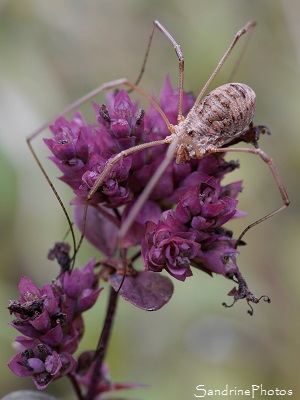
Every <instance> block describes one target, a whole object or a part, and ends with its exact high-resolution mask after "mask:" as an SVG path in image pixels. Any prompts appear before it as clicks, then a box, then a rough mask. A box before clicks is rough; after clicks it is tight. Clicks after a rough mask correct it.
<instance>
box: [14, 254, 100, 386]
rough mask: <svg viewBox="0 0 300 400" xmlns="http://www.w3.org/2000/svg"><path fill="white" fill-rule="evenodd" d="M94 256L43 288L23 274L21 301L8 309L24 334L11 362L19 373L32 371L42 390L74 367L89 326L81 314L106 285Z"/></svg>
mask: <svg viewBox="0 0 300 400" xmlns="http://www.w3.org/2000/svg"><path fill="white" fill-rule="evenodd" d="M94 263H95V262H94V260H91V261H90V262H89V263H88V264H87V265H86V266H85V267H84V268H82V269H81V270H77V269H74V270H73V271H72V272H71V273H69V272H67V271H66V272H63V273H62V274H61V275H60V277H59V278H58V279H57V280H54V281H53V282H52V283H51V284H46V285H44V286H43V287H42V288H41V289H40V288H39V287H38V286H36V285H35V284H34V283H33V282H32V281H31V280H30V279H29V278H27V277H25V276H23V277H22V279H21V281H20V284H19V292H20V300H13V301H10V303H9V306H8V309H9V311H10V313H11V314H14V315H15V317H16V319H15V320H14V321H12V322H11V323H10V325H11V326H13V327H14V328H15V329H17V330H18V331H19V332H20V333H21V334H22V335H24V336H18V337H17V338H16V342H17V344H18V346H17V347H18V349H20V350H21V352H20V353H19V354H17V355H16V356H14V357H13V358H12V359H11V360H10V362H9V363H8V366H9V367H10V369H11V370H12V371H13V372H14V373H15V374H16V375H19V376H32V378H33V380H34V382H35V384H36V386H37V387H38V388H39V389H41V388H44V387H46V386H47V385H48V384H49V383H50V382H51V381H53V380H54V379H57V378H59V377H61V376H63V375H64V374H66V373H68V372H70V371H71V370H72V369H74V367H75V365H76V362H75V359H74V358H73V356H72V354H73V353H74V352H75V351H76V350H77V348H78V344H79V340H80V338H81V336H82V333H83V329H84V325H83V319H82V313H83V312H84V311H86V310H88V309H90V308H91V307H92V306H93V305H94V304H95V302H96V300H97V298H98V295H99V293H100V291H101V289H99V288H98V279H97V277H96V275H95V274H94Z"/></svg>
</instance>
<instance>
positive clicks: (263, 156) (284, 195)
mask: <svg viewBox="0 0 300 400" xmlns="http://www.w3.org/2000/svg"><path fill="white" fill-rule="evenodd" d="M229 151H230V152H236V153H250V154H255V155H258V156H259V157H260V158H261V159H262V160H263V161H264V162H265V163H266V164H267V165H268V167H269V169H270V171H271V173H272V175H273V178H274V180H275V182H276V184H277V187H278V189H279V192H280V195H281V198H282V201H283V206H281V207H279V208H277V209H276V210H274V211H272V212H270V213H269V214H267V215H265V216H264V217H262V218H260V219H258V220H257V221H255V222H253V223H252V224H250V225H248V226H247V227H246V228H245V229H244V230H243V232H242V233H241V235H240V236H239V238H238V241H240V240H241V239H242V237H243V236H244V235H245V233H246V232H247V231H248V230H249V229H251V228H252V227H254V226H255V225H258V224H260V223H261V222H263V221H265V220H267V219H269V218H271V217H273V216H274V215H276V214H278V213H279V212H281V211H282V210H284V209H285V208H286V207H288V205H289V204H290V200H289V198H288V194H287V192H286V190H285V187H284V185H283V182H282V180H281V177H280V175H279V172H278V171H277V169H276V167H275V165H274V163H273V161H272V159H271V158H270V157H269V156H268V155H267V154H266V153H265V152H263V151H262V150H261V149H260V148H259V147H258V148H254V149H253V148H247V147H233V148H232V147H228V148H221V149H214V150H212V153H222V152H229Z"/></svg>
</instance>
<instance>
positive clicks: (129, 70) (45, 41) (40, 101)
mask: <svg viewBox="0 0 300 400" xmlns="http://www.w3.org/2000/svg"><path fill="white" fill-rule="evenodd" d="M154 19H158V20H160V22H162V23H163V24H164V26H165V27H166V28H167V29H168V30H169V31H170V32H171V33H172V34H173V36H174V37H175V38H176V40H177V41H178V42H179V43H180V45H181V48H182V51H183V53H184V56H185V67H186V74H185V89H186V90H187V91H190V90H192V91H194V92H195V93H197V92H199V91H200V89H201V87H202V86H203V84H204V83H205V81H206V80H207V78H208V77H209V75H210V74H211V72H212V70H213V69H214V67H215V66H216V64H217V62H218V61H219V59H220V57H221V56H222V55H223V53H224V51H225V49H226V48H227V46H228V44H229V42H230V41H231V40H232V38H233V35H234V34H235V32H236V31H237V30H238V29H239V28H240V27H241V26H243V25H244V24H245V23H246V22H247V21H248V20H250V19H255V20H256V21H257V22H258V26H257V28H256V29H255V31H254V32H253V35H252V37H251V41H250V43H249V46H248V47H247V51H246V53H245V56H244V58H243V60H242V64H241V65H240V67H239V69H238V71H237V73H236V75H235V77H234V80H236V81H240V82H244V83H247V84H248V85H250V86H251V87H252V88H253V89H254V90H255V92H256V94H257V98H258V103H257V112H256V117H255V121H254V122H255V123H258V124H265V125H267V126H268V127H269V128H270V129H271V131H272V135H271V136H270V137H263V138H262V139H261V142H260V144H261V146H262V148H263V149H264V150H265V151H266V152H267V153H268V154H270V155H271V156H272V158H273V159H274V161H275V163H276V166H277V167H278V169H279V171H280V173H281V175H282V179H283V181H284V182H285V185H286V188H287V191H288V193H289V195H290V199H291V206H290V208H289V209H287V210H285V211H284V212H283V213H281V214H280V215H277V216H275V217H274V218H272V219H271V220H269V221H267V222H266V223H264V224H261V225H259V226H257V227H256V228H254V229H252V230H251V231H250V232H249V233H248V234H247V236H246V238H245V239H246V241H247V244H248V246H246V247H245V248H242V249H241V252H242V254H241V255H240V256H239V259H238V263H239V266H240V269H241V271H242V273H243V275H244V276H245V278H246V279H247V282H248V284H249V286H250V288H251V290H252V291H253V292H254V293H255V294H257V295H261V294H266V295H268V296H270V297H271V299H272V303H271V304H270V305H267V304H265V303H262V304H260V305H257V306H255V309H254V316H253V317H250V316H249V315H247V314H246V310H247V305H246V303H245V302H240V303H241V304H238V305H236V307H234V308H232V309H229V310H226V309H224V308H223V307H222V306H221V303H222V302H223V301H228V302H231V298H229V297H227V293H228V291H229V290H230V289H231V288H232V287H233V285H232V283H231V282H230V281H226V280H225V279H224V278H222V277H220V276H217V277H214V278H213V279H212V278H210V277H208V276H206V275H205V274H203V273H197V272H196V273H195V274H194V277H193V278H190V279H188V280H187V282H185V283H184V284H182V283H176V287H175V293H174V296H173V298H172V300H171V301H170V303H169V304H168V305H167V306H165V307H164V308H163V309H162V310H160V311H158V312H155V313H147V312H143V311H141V310H138V309H135V308H134V307H133V306H131V305H130V304H126V303H125V302H124V301H120V304H119V313H118V314H117V320H116V324H115V329H114V333H113V337H112V341H111V346H110V348H109V354H108V362H109V365H110V370H111V374H112V377H113V379H114V380H115V381H119V382H120V381H135V382H141V383H146V384H149V387H147V388H145V389H141V390H136V391H132V392H128V393H125V392H124V397H125V396H127V397H128V398H132V399H143V400H150V399H165V398H172V399H174V400H180V399H192V398H194V393H195V387H196V386H197V385H200V384H203V385H205V386H206V388H211V389H223V388H224V387H225V385H226V384H228V385H229V386H230V388H235V387H237V388H239V389H249V388H251V385H252V384H253V385H263V388H264V389H276V388H280V389H292V390H293V391H294V393H295V395H294V396H293V397H292V398H293V399H299V398H300V395H299V392H300V384H299V367H300V365H299V353H300V351H299V349H300V335H299V327H300V322H299V306H300V299H299V278H300V272H299V271H300V268H299V258H300V257H299V256H300V254H299V249H300V246H299V239H300V235H299V220H300V218H299V197H300V191H299V188H298V184H299V171H300V157H299V153H300V135H299V129H298V125H299V123H298V120H299V108H300V97H299V92H300V91H299V87H300V85H299V82H300V79H299V78H300V75H299V62H300V28H299V26H300V25H299V20H300V3H299V1H298V0H288V1H284V0H282V1H280V0H264V1H262V0H212V1H210V2H208V1H202V0H185V1H184V2H182V1H179V0H174V1H171V0H164V1H155V0H153V1H141V0H140V1H138V0H123V1H116V0H106V1H105V0H99V1H97V0H81V1H79V0H73V1H71V0H59V1H58V0H51V1H49V0H48V1H46V0H45V1H43V0H22V1H20V0H6V1H5V0H2V1H0V49H1V52H0V101H1V106H0V116H1V124H0V187H1V197H0V202H1V203H0V234H1V237H0V251H1V261H0V263H1V272H0V273H1V280H0V285H1V286H0V296H1V297H0V299H1V309H0V313H1V329H0V335H1V336H0V337H1V340H0V346H1V347H0V348H1V363H0V381H1V385H0V395H1V396H2V395H4V394H5V393H8V392H9V391H11V390H16V389H21V388H33V383H32V382H31V380H30V379H21V378H17V377H16V376H14V375H13V374H12V373H11V372H10V371H9V370H8V368H7V366H6V363H7V361H8V360H9V359H10V358H11V357H12V356H13V355H14V350H13V348H12V345H11V343H12V341H13V338H14V336H15V335H16V332H15V331H14V330H13V329H12V328H10V327H9V326H8V325H7V322H8V321H9V320H10V319H11V317H10V316H9V315H8V312H7V310H6V307H7V303H8V300H9V299H13V298H16V297H18V292H17V284H18V281H19V279H20V276H21V275H22V274H25V275H27V276H29V277H30V278H31V279H33V280H34V281H35V282H37V283H38V284H39V285H42V284H44V283H46V282H47V281H49V280H50V279H51V278H53V277H54V276H56V274H57V267H56V266H55V264H54V263H51V262H49V261H47V260H46V254H47V251H48V249H49V248H50V247H51V246H52V245H53V243H54V241H56V240H62V239H63V237H64V235H65V233H66V231H67V223H66V221H65V219H64V217H63V214H62V212H61V210H60V207H59V205H58V202H57V201H56V199H55V197H54V196H53V194H52V192H51V190H50V189H49V187H48V185H47V183H46V182H45V180H44V179H43V176H42V174H41V172H40V171H39V170H38V168H37V166H36V165H35V162H34V160H33V159H32V157H31V155H30V153H29V150H28V148H27V146H26V142H25V138H26V136H28V135H29V134H30V132H32V131H33V130H34V129H35V128H37V127H38V126H39V125H40V124H41V123H43V122H44V121H45V120H46V119H47V118H49V117H51V116H52V115H53V114H54V113H56V112H57V111H59V110H60V109H61V108H62V107H64V106H65V105H67V104H68V103H70V102H71V101H73V100H75V99H76V98H78V97H79V96H81V95H83V94H84V93H86V92H88V91H89V90H91V89H93V88H95V87H96V86H97V85H99V84H101V83H103V82H106V81H110V80H113V79H116V78H120V77H123V76H125V77H127V78H128V79H130V80H131V81H134V80H135V79H136V77H137V75H138V73H139V71H140V67H141V63H142V59H143V56H144V52H145V46H146V43H147V40H148V37H149V34H150V30H151V26H152V21H153V20H154ZM241 42H242V41H241ZM242 47H243V46H242V43H239V45H238V46H237V48H236V49H235V51H234V53H233V55H232V57H230V59H229V60H228V62H227V63H226V64H225V66H224V67H223V69H222V71H221V72H220V74H219V75H218V77H217V78H216V79H215V81H214V82H213V85H212V87H211V88H213V87H215V86H218V85H220V84H223V83H225V82H227V81H228V77H229V76H230V73H231V71H232V70H233V68H234V65H235V62H236V60H237V58H238V56H239V54H240V51H241V49H242ZM167 72H168V73H169V74H170V76H171V79H172V83H173V85H174V86H177V79H178V63H177V58H176V56H175V53H174V51H173V49H172V47H171V45H170V44H169V42H168V41H167V40H166V39H165V38H164V37H163V36H162V35H161V34H160V33H158V32H156V34H155V37H154V43H153V47H152V50H151V54H150V58H149V64H148V66H147V70H146V73H145V76H144V79H143V81H142V83H141V86H142V87H143V88H145V90H146V91H147V92H149V93H151V94H154V95H158V94H159V91H160V88H161V86H162V82H163V79H164V76H165V74H166V73H167ZM38 142H40V141H37V143H36V148H37V149H38V152H39V154H40V155H41V157H43V156H45V155H47V151H46V150H45V149H44V148H43V146H42V145H39V144H38ZM228 158H229V159H232V158H237V156H235V155H234V154H231V155H228ZM239 159H240V160H241V168H240V169H239V171H237V172H235V173H234V174H231V175H232V176H231V177H230V178H231V180H238V179H243V180H244V191H243V193H242V194H241V196H240V205H239V207H240V209H242V210H245V211H247V212H248V216H247V217H246V218H244V219H243V220H241V221H236V222H234V223H232V224H231V228H232V229H234V231H235V232H236V235H237V234H239V233H240V232H241V231H242V229H243V228H244V227H245V226H246V225H247V224H248V223H250V222H252V221H254V220H255V219H257V218H259V217H261V216H262V215H264V214H266V213H267V212H269V211H271V210H273V209H274V208H276V207H278V206H279V205H280V204H281V199H280V195H279V193H278V190H277V188H276V185H275V184H274V182H273V180H272V178H271V175H270V173H269V171H268V168H267V167H266V166H265V165H264V164H263V163H262V162H261V161H260V160H259V159H258V158H256V157H254V156H251V155H241V156H240V157H239ZM44 164H45V165H46V168H47V170H48V171H50V174H51V177H52V178H53V179H54V178H55V177H56V176H57V175H58V172H57V171H56V170H55V169H54V168H53V167H52V166H51V163H50V162H48V161H45V162H44ZM55 184H56V185H57V189H58V191H59V193H60V194H61V196H62V198H63V200H64V201H65V203H68V201H69V200H70V199H71V198H72V195H71V193H70V192H69V191H68V190H66V189H65V188H64V186H63V185H62V184H60V183H59V182H56V181H55ZM93 255H96V256H97V253H96V251H95V250H94V249H92V248H91V247H88V246H87V245H86V246H85V248H84V249H83V251H82V252H81V254H80V256H79V257H78V266H80V265H83V264H84V263H86V261H87V260H88V259H89V258H90V257H92V256H93ZM106 292H107V290H106ZM101 296H102V299H101V300H102V302H101V300H99V303H98V307H96V309H95V310H93V311H92V312H90V313H88V315H87V317H86V337H85V339H84V341H83V343H82V346H81V348H82V349H84V348H85V349H86V348H93V347H94V346H95V344H96V342H97V339H98V335H99V327H100V326H101V322H102V318H103V308H104V303H106V297H105V296H106V294H105V293H102V295H101ZM101 296H100V298H101ZM47 391H48V392H49V393H51V394H55V395H56V396H58V397H60V398H61V399H65V400H67V399H68V400H69V399H74V398H75V397H74V395H73V393H72V391H71V388H70V386H69V383H68V381H66V380H65V381H64V382H63V381H61V382H56V383H54V384H53V385H52V386H50V388H49V390H47ZM297 393H298V394H297ZM210 398H212V397H210ZM227 398H229V399H231V400H233V399H234V398H235V397H234V396H231V397H230V396H228V397H227ZM238 398H246V397H238ZM247 398H249V397H247ZM255 398H256V399H260V398H265V397H260V396H259V395H257V396H256V397H255ZM280 398H283V397H282V396H281V397H280ZM289 398H291V397H289Z"/></svg>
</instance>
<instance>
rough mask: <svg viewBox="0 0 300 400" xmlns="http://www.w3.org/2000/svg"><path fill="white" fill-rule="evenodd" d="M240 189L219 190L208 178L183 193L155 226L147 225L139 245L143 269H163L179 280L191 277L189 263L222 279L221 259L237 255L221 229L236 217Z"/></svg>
mask: <svg viewBox="0 0 300 400" xmlns="http://www.w3.org/2000/svg"><path fill="white" fill-rule="evenodd" d="M240 189H241V185H240V183H236V184H234V185H228V186H226V187H223V188H221V186H220V182H219V181H218V180H216V179H214V178H212V177H211V178H209V179H208V180H207V181H206V182H205V183H204V182H202V183H201V184H200V185H195V186H192V187H191V188H190V189H189V190H187V192H186V193H185V194H184V195H183V196H182V197H181V198H180V199H179V202H178V204H177V206H176V208H175V209H174V210H168V211H165V212H164V213H163V214H162V216H161V218H160V220H159V221H158V223H157V224H155V223H154V222H148V223H147V229H146V235H145V239H144V240H143V242H142V255H143V260H144V264H145V267H146V268H147V269H149V270H151V271H159V272H160V271H162V270H163V269H166V270H167V271H168V272H169V273H170V274H171V275H172V276H174V277H175V278H177V279H179V280H181V281H184V280H185V278H187V277H188V276H191V275H192V271H191V264H192V265H193V266H194V267H197V268H200V269H202V270H204V271H206V272H208V273H210V274H211V273H212V272H215V273H218V274H222V275H224V276H226V273H227V271H226V268H225V267H224V265H225V264H226V263H225V262H224V259H226V256H228V255H230V256H231V257H232V256H234V255H235V254H237V253H238V252H237V250H235V244H236V241H235V240H233V239H232V238H231V234H230V232H228V231H226V230H225V229H223V228H221V226H222V225H223V224H224V223H225V222H227V221H228V220H230V219H231V218H232V217H233V216H234V215H236V209H235V207H236V205H237V200H235V196H236V194H237V193H238V191H239V190H240Z"/></svg>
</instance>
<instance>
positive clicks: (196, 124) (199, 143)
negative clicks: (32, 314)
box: [27, 21, 289, 257]
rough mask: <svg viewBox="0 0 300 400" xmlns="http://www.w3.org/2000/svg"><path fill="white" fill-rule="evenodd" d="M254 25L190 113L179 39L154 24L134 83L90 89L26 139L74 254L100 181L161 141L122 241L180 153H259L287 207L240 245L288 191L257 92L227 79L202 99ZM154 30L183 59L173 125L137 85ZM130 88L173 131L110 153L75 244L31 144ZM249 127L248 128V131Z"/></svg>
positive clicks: (179, 159) (183, 156)
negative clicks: (257, 115)
mask: <svg viewBox="0 0 300 400" xmlns="http://www.w3.org/2000/svg"><path fill="white" fill-rule="evenodd" d="M255 25H256V23H255V22H254V21H250V22H248V23H247V24H246V25H245V26H244V27H243V28H242V29H240V30H239V31H238V32H237V33H236V35H235V37H234V39H233V41H232V42H231V44H230V46H229V47H228V49H227V50H226V52H225V54H224V55H223V57H222V58H221V60H220V61H219V63H218V65H217V67H216V69H215V70H214V72H213V73H212V75H211V76H210V78H209V79H208V81H207V82H206V84H205V85H204V87H203V89H202V90H201V92H200V94H199V95H198V97H197V99H196V101H195V104H194V106H193V107H192V108H191V110H190V111H189V113H188V114H187V116H186V117H184V116H183V115H182V98H183V82H184V57H183V54H182V52H181V49H180V46H179V44H178V43H177V42H176V41H175V39H174V38H173V37H172V36H171V34H170V33H169V32H168V31H167V30H166V29H165V28H164V27H163V25H161V24H160V23H159V22H158V21H154V22H153V28H152V31H151V34H150V38H149V42H148V46H147V50H146V54H145V57H144V61H143V65H142V69H141V72H140V75H139V77H138V79H137V81H136V82H135V83H134V84H133V83H131V82H130V81H128V80H127V79H126V78H122V79H117V80H114V81H111V82H107V83H104V84H103V85H101V86H99V87H98V88H96V89H95V90H93V91H91V92H90V93H88V94H86V95H85V96H83V97H82V98H80V99H79V100H77V101H75V102H74V103H72V104H71V105H69V106H68V107H67V108H65V109H64V110H63V111H62V112H61V113H58V114H57V115H55V116H54V117H53V118H51V119H50V120H49V121H47V122H46V123H45V124H44V125H42V126H41V127H40V128H39V129H37V130H36V131H35V132H33V133H32V134H31V136H29V137H28V138H27V143H28V146H29V148H30V150H31V152H32V154H33V156H34V158H35V160H36V162H37V163H38V165H39V167H40V169H41V171H42V172H43V174H44V176H45V178H46V180H47V181H48V183H49V185H50V187H51V188H52V190H53V192H54V194H55V196H56V197H57V199H58V201H59V203H60V205H61V207H62V209H63V212H64V214H65V216H66V218H67V220H68V223H69V226H70V230H71V234H72V238H73V245H74V256H73V257H75V255H76V253H77V251H78V250H79V247H80V245H81V243H82V240H83V238H84V233H85V223H86V215H87V209H88V205H89V202H90V200H91V199H92V197H93V196H94V194H95V193H96V191H97V190H98V189H99V187H100V186H101V184H102V183H103V182H104V180H105V178H106V177H107V175H108V174H109V172H110V170H111V169H112V167H113V166H114V165H115V164H116V163H118V162H119V161H120V160H121V159H122V158H124V157H127V156H129V155H131V154H133V153H136V152H138V151H141V150H144V149H146V148H149V147H153V146H158V145H162V144H169V148H168V151H167V153H166V157H165V159H164V161H163V162H162V163H161V165H160V166H159V168H158V169H157V170H156V172H155V174H154V175H153V176H152V178H151V180H150V181H149V183H148V185H147V186H146V187H145V189H144V191H143V192H142V194H141V195H140V197H139V198H138V200H137V202H136V203H135V206H134V207H133V208H132V209H131V211H130V213H129V215H128V217H127V219H126V220H125V221H124V223H123V225H122V227H121V228H120V232H119V240H120V241H121V240H122V238H123V237H124V236H125V234H126V232H127V231H128V229H129V228H130V226H131V224H132V223H133V221H134V219H135V217H136V216H137V214H138V213H139V211H140V210H141V208H142V206H143V204H144V203H145V201H146V200H147V198H148V196H149V194H150V193H151V191H152V189H153V188H154V186H155V184H156V183H157V182H158V180H159V179H160V177H161V176H162V174H163V173H164V171H165V169H166V168H167V166H168V164H169V163H170V162H171V160H172V159H173V156H174V155H175V154H176V162H177V163H184V162H188V161H189V160H190V159H192V158H202V157H205V156H206V155H208V154H212V153H219V152H229V151H230V152H243V153H250V154H255V155H258V156H259V157H260V158H261V159H262V160H263V161H264V162H265V163H266V164H267V165H268V167H269V169H270V171H271V173H272V175H273V178H274V179H275V182H276V184H277V186H278V189H279V191H280V195H281V197H282V200H283V203H284V204H283V205H282V206H281V207H279V208H277V209H276V210H274V211H272V212H270V213H269V214H267V215H265V216H264V217H262V218H260V219H258V220H257V221H255V222H253V223H252V224H250V225H249V226H247V227H246V229H244V231H243V232H242V234H241V235H240V237H239V239H238V241H237V243H239V242H240V240H241V238H242V237H243V236H244V234H245V233H246V232H247V231H248V230H249V229H250V228H252V227H253V226H255V225H257V224H259V223H260V222H263V221H265V220H266V219H268V218H270V217H272V216H274V215H275V214H277V213H279V212H280V211H282V210H283V209H285V208H286V207H287V206H288V205H289V199H288V195H287V193H286V190H285V188H284V185H283V183H282V180H281V178H280V175H279V173H278V171H277V169H276V167H275V165H274V164H273V161H272V159H271V158H270V157H269V156H268V155H267V154H265V153H264V152H263V151H262V150H261V149H260V148H259V147H258V144H257V139H258V136H259V133H261V132H262V133H263V129H262V127H255V126H253V122H252V121H253V117H254V112H255V103H256V96H255V93H254V91H253V90H252V89H251V88H250V87H249V86H247V85H245V84H241V83H227V84H225V85H223V86H220V87H218V88H216V89H214V90H213V91H212V92H210V93H209V94H208V95H206V97H205V98H203V95H204V93H205V92H206V90H207V88H208V86H209V85H210V83H211V82H212V80H213V79H214V77H215V76H216V75H217V73H218V72H219V70H220V68H221V67H222V65H223V64H224V62H225V61H226V59H227V57H228V56H229V54H230V53H231V51H232V50H233V48H234V46H235V44H236V43H237V41H238V40H239V39H240V37H241V36H242V35H243V34H245V33H246V32H247V31H249V30H250V29H252V28H253V27H254V26H255ZM155 29H158V30H160V31H161V32H162V34H163V35H164V36H165V37H166V38H167V39H168V40H169V41H170V42H171V44H172V45H173V47H174V50H175V52H176V55H177V57H178V61H179V95H178V97H179V105H178V118H177V122H178V123H177V125H172V124H170V122H169V121H168V119H167V117H166V115H165V113H164V112H163V110H162V109H161V108H160V106H159V105H158V104H157V103H156V101H155V100H154V99H153V98H152V97H150V96H149V95H148V94H146V93H145V92H144V91H143V90H142V89H141V88H140V87H138V86H137V85H138V84H139V82H140V80H141V78H142V75H143V73H144V70H145V66H146V62H147V59H148V55H149V51H150V47H151V43H152V38H153V35H154V32H155ZM121 85H124V86H127V87H129V88H130V91H132V90H134V91H136V92H138V93H139V94H140V95H142V96H143V97H145V98H146V99H147V100H148V101H149V102H150V103H151V104H152V105H153V106H154V107H155V108H156V109H157V111H158V112H159V113H160V115H161V116H162V118H163V119H164V121H165V123H166V126H167V128H168V130H169V131H170V133H171V134H170V135H169V136H167V137H166V138H165V139H162V140H157V141H153V142H149V143H144V144H140V145H137V146H134V147H132V148H129V149H127V150H124V151H121V152H120V153H119V154H117V155H115V156H113V157H111V158H110V159H109V160H108V161H107V163H106V166H105V168H104V170H103V172H102V173H101V174H100V175H99V177H98V179H97V180H96V182H95V184H94V186H93V188H92V189H91V190H90V192H89V194H88V196H87V198H86V202H85V208H84V216H83V224H82V234H81V237H80V240H79V243H78V244H77V245H76V240H75V235H74V231H73V228H72V222H71V220H70V217H69V215H68V212H67V210H66V208H65V206H64V204H63V203H62V201H61V199H60V197H59V195H58V193H57V191H56V189H55V187H54V186H53V184H52V182H51V180H50V178H49V177H48V175H47V173H46V171H45V169H44V168H43V166H42V165H41V162H40V161H39V159H38V157H37V155H36V153H35V151H34V149H33V147H32V144H31V141H32V140H33V139H34V138H35V137H37V136H38V135H39V134H40V133H41V132H42V131H44V130H45V129H46V128H47V127H48V126H49V125H50V123H52V122H53V121H54V120H55V119H57V118H59V117H61V116H63V115H65V114H66V113H68V112H70V111H73V110H75V109H77V108H78V107H79V106H80V105H81V104H83V103H84V102H86V101H87V100H89V99H91V98H93V97H94V96H96V95H97V94H99V93H101V92H103V91H107V90H110V89H113V88H116V87H118V86H121ZM247 128H248V129H247ZM241 141H244V142H247V143H252V144H253V145H254V148H247V147H234V148H231V147H229V146H231V145H232V144H235V143H238V142H241Z"/></svg>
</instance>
